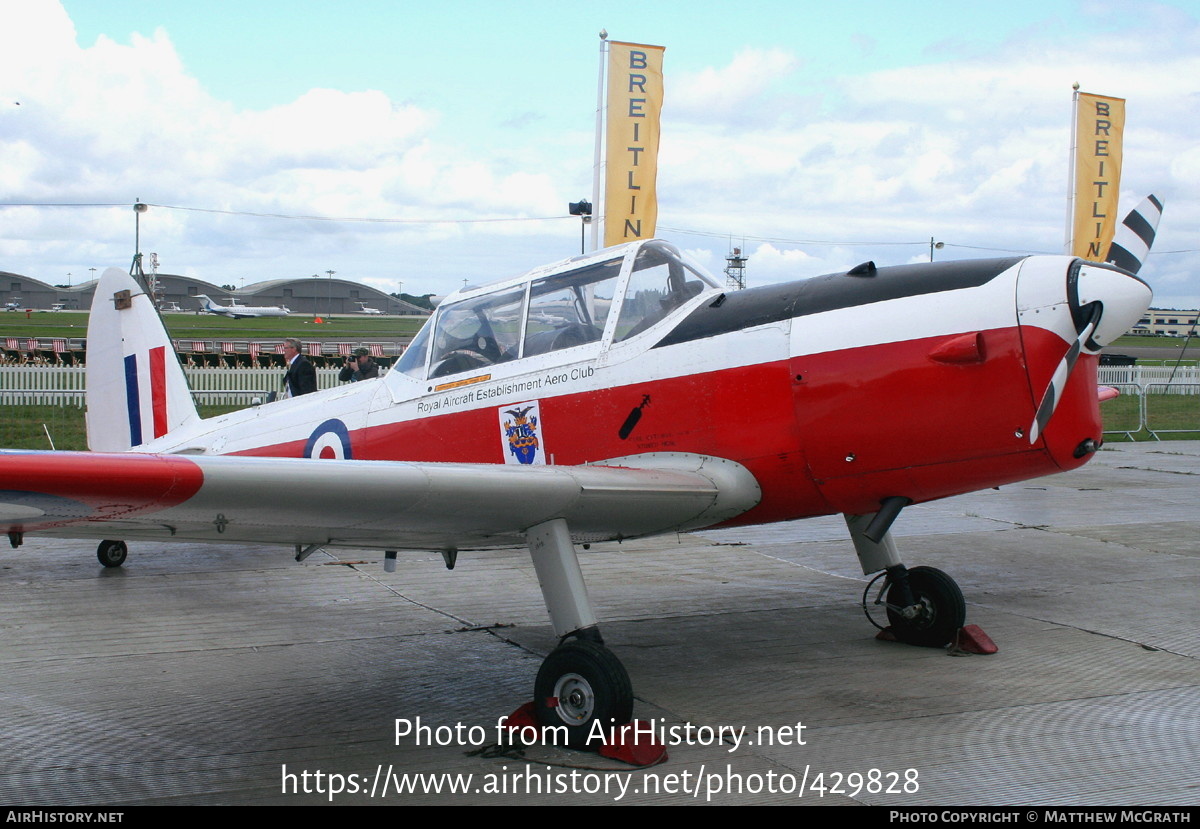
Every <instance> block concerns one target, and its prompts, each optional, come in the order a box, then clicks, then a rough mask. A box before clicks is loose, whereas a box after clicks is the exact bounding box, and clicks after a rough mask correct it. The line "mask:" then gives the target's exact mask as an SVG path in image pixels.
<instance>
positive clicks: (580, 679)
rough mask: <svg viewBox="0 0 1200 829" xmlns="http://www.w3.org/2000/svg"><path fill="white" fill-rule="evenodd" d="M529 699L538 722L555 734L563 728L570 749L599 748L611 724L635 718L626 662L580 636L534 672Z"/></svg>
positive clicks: (558, 649) (559, 742)
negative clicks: (534, 680)
mask: <svg viewBox="0 0 1200 829" xmlns="http://www.w3.org/2000/svg"><path fill="white" fill-rule="evenodd" d="M533 698H534V703H535V705H536V706H537V716H538V722H539V723H541V724H542V725H543V726H554V727H556V728H557V732H556V733H557V734H561V733H563V730H564V729H565V732H566V735H567V740H566V744H567V745H569V746H570V747H572V748H580V749H582V748H590V749H599V747H600V746H601V745H603V743H604V740H605V738H607V737H608V736H609V734H610V733H611V729H612V728H613V727H614V726H620V725H624V724H625V723H627V722H629V721H630V720H631V719H632V718H633V686H632V685H631V684H630V682H629V674H628V673H626V672H625V666H624V665H622V664H621V662H620V660H619V659H617V657H616V656H614V655H613V653H612V651H610V650H609V649H608V648H606V647H604V646H603V645H598V644H596V643H595V642H588V641H586V640H583V639H572V640H571V641H569V642H567V643H566V644H564V645H560V646H559V647H558V648H555V649H554V650H553V651H551V653H550V655H549V656H547V657H546V659H545V661H543V662H542V667H541V669H540V670H539V671H538V675H537V681H536V682H535V683H534V685H533ZM596 723H599V725H595V724H596ZM546 739H547V741H549V740H550V737H549V736H548V737H547V738H546ZM557 742H558V744H559V745H561V744H562V740H561V739H558V740H557Z"/></svg>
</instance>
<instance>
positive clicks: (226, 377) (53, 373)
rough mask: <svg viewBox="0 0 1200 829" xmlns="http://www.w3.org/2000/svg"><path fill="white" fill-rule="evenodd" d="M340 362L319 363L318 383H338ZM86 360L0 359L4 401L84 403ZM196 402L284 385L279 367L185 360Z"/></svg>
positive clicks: (246, 401) (249, 395) (239, 401)
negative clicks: (57, 362)
mask: <svg viewBox="0 0 1200 829" xmlns="http://www.w3.org/2000/svg"><path fill="white" fill-rule="evenodd" d="M338 371H339V369H336V368H318V369H317V388H319V389H328V388H332V387H333V386H336V385H337V384H338V379H337V377H338ZM85 373H86V369H85V368H84V367H83V366H53V365H0V405H2V406H76V407H82V406H83V405H84V377H85ZM183 373H184V374H186V375H187V378H188V383H189V384H190V385H191V387H192V396H193V397H194V398H195V400H196V402H197V403H203V404H208V405H214V406H249V405H250V404H251V403H253V402H254V399H255V398H259V399H264V400H265V399H266V397H267V395H268V394H269V393H271V392H273V391H274V392H278V391H280V390H282V388H283V369H281V368H223V367H222V368H212V367H199V366H184V367H183Z"/></svg>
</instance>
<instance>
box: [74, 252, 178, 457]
mask: <svg viewBox="0 0 1200 829" xmlns="http://www.w3.org/2000/svg"><path fill="white" fill-rule="evenodd" d="M199 417H200V416H199V415H198V414H197V412H196V405H195V403H194V402H193V401H192V393H191V390H190V389H189V388H188V383H187V377H185V376H184V373H183V368H182V367H181V366H180V365H179V359H178V358H177V357H176V356H175V347H174V345H173V344H172V343H171V338H170V337H168V336H167V331H166V329H165V328H164V327H163V324H162V320H161V319H160V318H159V316H158V311H156V310H155V308H154V303H153V301H152V300H151V298H150V297H149V296H147V295H146V292H145V291H144V290H143V289H142V287H141V286H140V285H139V284H138V283H137V281H136V280H135V279H134V278H133V277H132V276H130V275H129V274H127V273H125V272H123V271H121V270H119V269H117V268H109V269H108V270H106V271H105V272H104V274H103V276H101V277H100V281H99V282H98V283H97V285H96V293H95V296H94V298H93V299H92V313H91V317H90V318H89V320H88V338H87V438H88V448H89V449H91V450H92V451H93V452H125V451H128V450H130V449H133V448H136V447H137V446H140V445H142V444H144V443H149V442H150V441H151V440H154V439H155V438H159V437H162V436H163V435H165V434H167V433H168V432H170V431H172V430H174V429H177V428H179V427H180V426H184V425H187V424H188V423H191V422H193V421H195V420H198V419H199Z"/></svg>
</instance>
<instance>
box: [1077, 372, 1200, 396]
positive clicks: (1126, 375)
mask: <svg viewBox="0 0 1200 829" xmlns="http://www.w3.org/2000/svg"><path fill="white" fill-rule="evenodd" d="M1097 380H1099V382H1100V385H1102V386H1113V387H1121V386H1140V387H1142V388H1145V387H1146V386H1148V385H1150V384H1152V383H1155V384H1162V383H1166V382H1168V381H1169V382H1170V383H1171V385H1172V386H1175V385H1176V384H1179V385H1187V386H1192V387H1195V386H1196V384H1200V366H1179V367H1178V368H1176V367H1175V366H1170V365H1163V366H1143V365H1137V366H1100V367H1099V368H1098V369H1097ZM1172 393H1173V394H1197V393H1200V392H1196V391H1187V392H1172Z"/></svg>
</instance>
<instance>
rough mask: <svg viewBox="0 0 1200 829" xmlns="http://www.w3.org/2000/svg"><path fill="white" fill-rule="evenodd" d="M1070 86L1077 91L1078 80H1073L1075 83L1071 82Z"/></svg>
mask: <svg viewBox="0 0 1200 829" xmlns="http://www.w3.org/2000/svg"><path fill="white" fill-rule="evenodd" d="M1071 88H1072V89H1074V90H1075V91H1076V92H1078V91H1079V81H1075V83H1073V84H1071Z"/></svg>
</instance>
